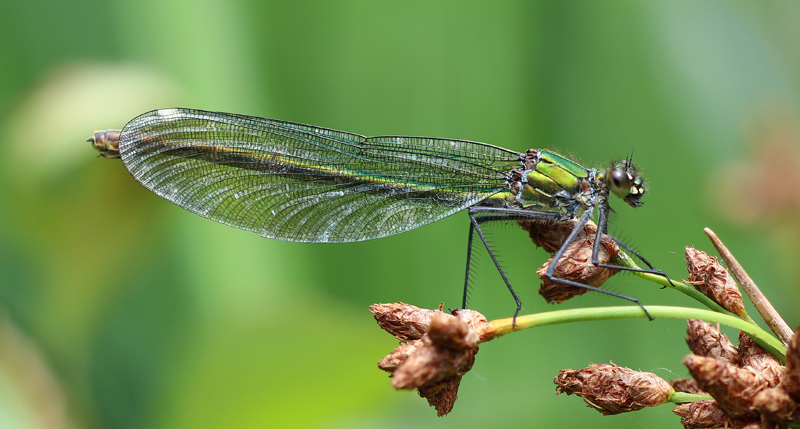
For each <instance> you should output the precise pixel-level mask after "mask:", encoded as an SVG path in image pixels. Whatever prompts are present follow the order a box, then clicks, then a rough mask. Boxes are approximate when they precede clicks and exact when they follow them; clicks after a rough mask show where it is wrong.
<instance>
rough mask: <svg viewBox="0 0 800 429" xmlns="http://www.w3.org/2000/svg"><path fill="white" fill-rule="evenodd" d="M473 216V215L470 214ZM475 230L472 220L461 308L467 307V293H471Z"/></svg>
mask: <svg viewBox="0 0 800 429" xmlns="http://www.w3.org/2000/svg"><path fill="white" fill-rule="evenodd" d="M470 218H472V215H470ZM474 231H475V226H474V225H473V224H472V221H470V223H469V239H468V240H467V272H466V274H464V297H463V299H462V300H461V308H462V309H466V308H467V294H468V293H469V269H470V263H471V262H472V235H473V232H474Z"/></svg>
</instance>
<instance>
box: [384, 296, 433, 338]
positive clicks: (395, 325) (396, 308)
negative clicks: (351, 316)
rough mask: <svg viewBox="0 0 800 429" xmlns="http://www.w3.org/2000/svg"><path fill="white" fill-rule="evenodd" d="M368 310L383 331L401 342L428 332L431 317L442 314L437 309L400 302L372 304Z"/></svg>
mask: <svg viewBox="0 0 800 429" xmlns="http://www.w3.org/2000/svg"><path fill="white" fill-rule="evenodd" d="M369 311H371V312H372V314H373V315H374V316H375V320H376V321H377V322H378V325H380V327H381V328H383V330H384V331H386V332H388V333H390V334H392V335H394V336H395V338H397V340H398V341H401V342H408V341H412V340H417V339H419V338H422V336H423V335H425V333H426V332H428V325H429V324H430V321H431V318H432V317H433V316H434V315H436V314H444V313H443V312H442V311H439V310H427V309H424V308H419V307H415V306H413V305H411V304H405V303H402V302H395V303H391V304H373V305H371V306H370V307H369Z"/></svg>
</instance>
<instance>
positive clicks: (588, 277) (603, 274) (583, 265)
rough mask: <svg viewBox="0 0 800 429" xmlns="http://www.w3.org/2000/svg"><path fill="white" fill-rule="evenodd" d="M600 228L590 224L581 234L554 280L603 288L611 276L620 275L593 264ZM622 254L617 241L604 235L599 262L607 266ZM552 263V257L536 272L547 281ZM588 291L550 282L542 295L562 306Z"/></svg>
mask: <svg viewBox="0 0 800 429" xmlns="http://www.w3.org/2000/svg"><path fill="white" fill-rule="evenodd" d="M596 231H597V227H596V226H595V225H594V224H593V223H592V224H587V225H586V227H585V228H584V229H583V231H582V233H581V234H579V235H578V238H577V239H576V240H575V242H574V243H572V245H571V246H570V247H569V248H568V249H567V251H566V252H564V255H563V256H562V257H561V259H560V260H559V261H558V265H557V266H556V269H555V271H554V272H553V275H554V276H555V277H558V278H561V279H565V280H572V281H575V282H578V283H581V284H585V285H588V286H594V287H600V286H602V285H603V284H604V283H605V282H606V280H608V278H609V277H611V276H612V275H614V274H616V273H617V272H619V270H615V269H611V268H600V267H597V266H595V265H594V264H592V253H593V245H594V237H595V235H594V234H595V232H596ZM619 253H620V250H619V248H618V247H617V243H615V242H614V240H612V239H610V238H608V237H607V236H603V237H602V239H601V241H600V247H599V248H598V262H600V263H601V264H608V263H609V262H610V261H611V259H612V258H614V257H615V256H617V254H619ZM552 262H553V258H550V260H548V261H547V262H546V263H545V264H544V265H543V266H542V267H541V268H540V269H539V270H538V271H537V272H536V273H537V274H538V275H539V277H540V278H542V279H544V274H545V272H547V269H548V268H549V267H550V264H551V263H552ZM586 292H588V290H587V289H584V288H580V287H575V286H567V285H561V284H557V283H551V282H549V281H547V280H545V281H544V282H542V285H541V287H540V288H539V294H540V295H542V297H544V299H545V300H546V301H547V302H549V303H554V302H555V303H561V302H564V301H566V300H568V299H570V298H573V297H575V296H578V295H583V294H584V293H586Z"/></svg>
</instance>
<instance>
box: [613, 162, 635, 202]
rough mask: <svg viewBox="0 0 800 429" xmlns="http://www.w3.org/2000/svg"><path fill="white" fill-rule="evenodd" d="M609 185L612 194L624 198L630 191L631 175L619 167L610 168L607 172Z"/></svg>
mask: <svg viewBox="0 0 800 429" xmlns="http://www.w3.org/2000/svg"><path fill="white" fill-rule="evenodd" d="M608 179H609V185H610V186H611V192H613V193H614V195H616V196H618V197H620V198H625V197H627V196H628V195H630V193H631V176H630V174H628V172H627V171H625V170H623V169H621V168H612V169H611V171H609V172H608Z"/></svg>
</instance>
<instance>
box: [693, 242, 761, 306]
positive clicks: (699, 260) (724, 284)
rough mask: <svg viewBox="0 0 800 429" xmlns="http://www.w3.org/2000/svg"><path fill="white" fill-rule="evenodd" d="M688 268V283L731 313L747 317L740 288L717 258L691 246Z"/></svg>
mask: <svg viewBox="0 0 800 429" xmlns="http://www.w3.org/2000/svg"><path fill="white" fill-rule="evenodd" d="M686 268H687V269H688V270H689V280H687V281H686V283H688V284H690V285H693V286H694V287H695V288H696V289H697V290H699V291H700V292H702V293H703V295H705V296H707V297H709V298H711V299H712V300H714V302H716V303H717V304H719V305H721V306H722V308H724V309H726V310H728V311H730V312H731V313H733V314H736V315H737V316H741V317H744V316H746V315H747V312H746V311H745V309H744V301H743V300H742V294H741V292H739V286H738V285H737V284H736V282H735V281H733V277H731V275H730V274H729V273H728V270H727V269H725V267H723V266H722V264H720V263H719V261H718V260H717V258H715V257H713V256H710V255H709V254H708V253H706V252H703V251H702V250H697V249H695V248H694V247H691V246H690V247H687V248H686Z"/></svg>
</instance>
